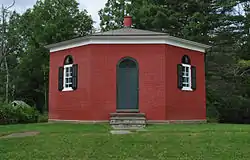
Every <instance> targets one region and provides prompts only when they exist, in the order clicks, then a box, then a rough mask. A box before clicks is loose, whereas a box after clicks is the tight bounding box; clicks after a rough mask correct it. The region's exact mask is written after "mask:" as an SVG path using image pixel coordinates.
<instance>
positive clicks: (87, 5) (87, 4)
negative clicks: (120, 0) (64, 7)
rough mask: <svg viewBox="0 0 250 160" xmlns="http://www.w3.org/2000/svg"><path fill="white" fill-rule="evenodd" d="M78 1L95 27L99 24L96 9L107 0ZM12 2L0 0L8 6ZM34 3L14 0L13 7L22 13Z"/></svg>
mask: <svg viewBox="0 0 250 160" xmlns="http://www.w3.org/2000/svg"><path fill="white" fill-rule="evenodd" d="M77 1H78V2H79V3H80V6H79V8H80V9H86V10H87V11H88V13H89V14H90V15H91V16H92V19H93V20H94V21H95V22H96V24H95V25H94V26H95V27H98V26H99V23H100V20H99V16H98V11H99V10H100V9H101V8H103V7H104V5H105V3H106V2H107V0H77ZM11 3H12V0H0V4H1V5H2V4H3V5H4V6H8V5H10V4H11ZM35 3H36V0H16V3H15V5H14V7H13V9H15V10H16V11H17V12H19V13H23V12H25V10H26V9H28V8H31V7H32V6H33V5H34V4H35Z"/></svg>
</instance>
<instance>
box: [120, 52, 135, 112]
mask: <svg viewBox="0 0 250 160" xmlns="http://www.w3.org/2000/svg"><path fill="white" fill-rule="evenodd" d="M124 60H131V61H133V62H135V64H136V73H137V76H136V83H137V93H136V98H137V103H136V108H137V109H117V108H118V104H119V103H118V76H119V74H118V71H119V66H120V64H121V62H122V61H124ZM116 112H117V113H118V112H126V113H128V112H129V113H131V112H132V113H138V112H140V110H139V64H138V62H137V60H136V59H134V58H132V57H129V56H126V57H123V58H121V59H120V60H119V61H118V62H117V64H116Z"/></svg>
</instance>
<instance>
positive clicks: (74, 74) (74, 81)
mask: <svg viewBox="0 0 250 160" xmlns="http://www.w3.org/2000/svg"><path fill="white" fill-rule="evenodd" d="M77 79H78V64H73V68H72V88H73V89H74V90H76V89H77Z"/></svg>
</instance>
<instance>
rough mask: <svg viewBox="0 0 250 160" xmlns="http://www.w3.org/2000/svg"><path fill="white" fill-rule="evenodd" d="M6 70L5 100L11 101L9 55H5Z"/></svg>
mask: <svg viewBox="0 0 250 160" xmlns="http://www.w3.org/2000/svg"><path fill="white" fill-rule="evenodd" d="M4 64H5V71H6V83H5V102H6V103H8V102H9V67H8V62H7V57H4Z"/></svg>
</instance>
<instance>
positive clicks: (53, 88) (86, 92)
mask: <svg viewBox="0 0 250 160" xmlns="http://www.w3.org/2000/svg"><path fill="white" fill-rule="evenodd" d="M67 55H72V56H73V60H74V62H75V63H77V64H79V65H78V70H80V72H78V79H79V83H78V89H77V90H75V91H69V92H60V91H58V68H59V67H60V66H63V62H64V58H65V57H66V56H67ZM90 64H91V62H90V50H89V47H88V46H84V47H78V48H74V49H69V50H63V51H59V52H55V53H51V54H50V74H49V75H50V78H49V80H50V81H49V118H50V119H62V120H79V119H84V118H85V116H86V115H88V116H91V114H93V112H91V111H90V110H89V108H90V105H91V101H90V99H91V98H90V96H91V95H90V82H91V79H90V75H91V70H90V69H91V68H90Z"/></svg>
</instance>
